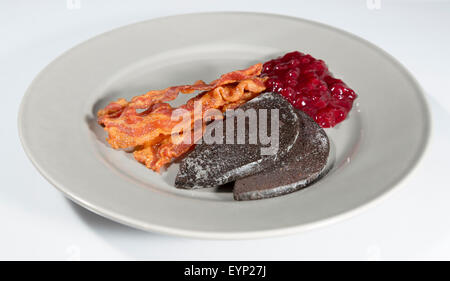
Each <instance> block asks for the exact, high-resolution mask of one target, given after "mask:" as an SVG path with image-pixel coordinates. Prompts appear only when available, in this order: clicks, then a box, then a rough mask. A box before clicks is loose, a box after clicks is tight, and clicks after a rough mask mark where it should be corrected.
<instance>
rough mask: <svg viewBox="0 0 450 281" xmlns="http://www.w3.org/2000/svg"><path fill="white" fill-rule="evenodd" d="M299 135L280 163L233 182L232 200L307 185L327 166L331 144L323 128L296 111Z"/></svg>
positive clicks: (257, 196) (318, 176)
mask: <svg viewBox="0 0 450 281" xmlns="http://www.w3.org/2000/svg"><path fill="white" fill-rule="evenodd" d="M297 114H298V116H299V122H300V136H299V138H298V139H297V142H296V143H295V144H294V147H293V148H292V150H291V152H290V153H289V154H288V155H287V157H285V159H283V160H282V161H281V162H280V163H279V165H276V166H275V167H271V168H269V169H266V170H265V171H262V172H260V173H258V174H254V175H252V176H248V177H245V178H242V179H239V180H237V181H236V182H235V184H234V189H233V195H234V199H235V200H254V199H263V198H270V197H275V196H280V195H283V194H287V193H291V192H294V191H297V190H299V189H301V188H304V187H306V186H308V185H309V184H311V183H313V182H314V181H315V180H317V179H318V178H320V177H321V176H323V175H324V174H325V173H326V172H327V171H328V169H327V168H326V167H327V159H328V154H329V152H330V144H329V140H328V137H327V135H326V134H325V132H324V130H323V129H322V128H320V127H319V125H317V123H316V122H314V121H313V120H312V119H311V118H310V117H309V116H308V115H306V114H305V113H303V112H301V111H297Z"/></svg>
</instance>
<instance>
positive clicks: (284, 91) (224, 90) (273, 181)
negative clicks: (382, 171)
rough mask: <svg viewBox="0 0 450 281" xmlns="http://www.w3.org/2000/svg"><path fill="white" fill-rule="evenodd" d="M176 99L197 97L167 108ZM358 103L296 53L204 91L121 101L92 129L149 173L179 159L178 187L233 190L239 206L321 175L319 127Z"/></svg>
mask: <svg viewBox="0 0 450 281" xmlns="http://www.w3.org/2000/svg"><path fill="white" fill-rule="evenodd" d="M179 93H183V94H193V93H198V94H197V95H195V96H194V97H192V98H191V99H190V100H189V101H188V102H187V103H186V104H184V105H181V106H179V107H172V106H171V105H169V103H167V102H169V101H172V100H174V99H176V98H177V96H178V95H179ZM356 98H357V95H356V93H355V92H354V91H353V90H352V89H351V88H349V87H348V86H347V85H346V84H345V83H344V82H343V81H342V80H340V79H337V78H335V77H333V75H332V74H331V72H330V71H329V70H328V67H327V65H326V64H325V62H324V61H322V60H319V59H315V58H314V57H312V56H311V55H308V54H303V53H300V52H297V51H295V52H290V53H287V54H285V55H284V56H281V57H279V58H276V59H273V60H270V61H267V62H266V63H264V64H262V63H258V64H255V65H252V66H250V67H249V68H247V69H244V70H237V71H232V72H229V73H226V74H223V75H222V76H220V78H219V79H216V80H214V81H212V82H211V83H209V84H207V83H205V82H203V81H202V80H199V81H197V82H195V83H194V84H192V85H181V86H172V87H169V88H166V89H164V90H153V91H149V92H147V93H145V94H143V95H140V96H136V97H133V98H132V99H131V100H129V101H127V100H126V99H123V98H120V99H118V100H116V101H113V102H111V103H110V104H108V105H107V106H106V107H105V108H103V109H101V110H99V111H98V113H97V121H98V123H99V124H100V125H101V126H103V127H104V130H105V131H106V132H107V134H108V138H107V142H108V143H109V144H110V145H111V147H112V148H114V149H126V150H131V151H133V155H134V157H135V159H136V160H137V161H138V162H140V163H142V164H144V165H145V166H146V167H147V168H149V169H152V170H153V171H155V172H160V170H161V169H162V168H164V167H165V166H167V165H168V164H170V163H172V162H173V161H175V159H181V160H180V167H179V171H178V174H177V176H176V179H175V186H176V187H177V188H182V189H195V188H205V187H217V186H221V185H224V184H232V185H233V196H234V199H235V200H253V199H263V198H270V197H275V196H280V195H283V194H287V193H291V192H294V191H296V190H299V189H302V188H304V187H306V186H308V185H310V184H312V183H313V182H315V181H317V180H318V179H319V178H321V177H322V176H324V175H325V174H326V173H327V172H328V171H329V168H330V163H328V156H329V151H330V142H329V139H328V137H327V135H326V133H325V131H324V130H323V128H331V127H334V126H336V125H337V124H338V123H340V122H342V121H343V120H345V119H346V118H347V116H348V113H349V112H350V110H351V109H352V107H353V102H354V100H355V99H356ZM211 112H212V113H211ZM274 120H275V121H274ZM255 124H256V125H255ZM261 126H262V127H261Z"/></svg>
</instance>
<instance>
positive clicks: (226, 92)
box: [98, 64, 266, 171]
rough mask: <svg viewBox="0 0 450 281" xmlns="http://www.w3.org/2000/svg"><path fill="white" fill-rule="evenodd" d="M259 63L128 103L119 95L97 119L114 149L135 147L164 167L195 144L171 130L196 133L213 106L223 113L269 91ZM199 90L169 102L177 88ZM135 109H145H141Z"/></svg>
mask: <svg viewBox="0 0 450 281" xmlns="http://www.w3.org/2000/svg"><path fill="white" fill-rule="evenodd" d="M261 67H262V65H261V64H256V65H253V66H251V67H250V68H248V69H245V70H238V71H234V72H230V73H227V74H224V75H222V76H221V77H220V78H219V79H217V80H215V81H213V82H211V83H210V84H205V83H204V82H203V81H197V82H196V83H195V84H193V85H183V86H175V87H169V88H167V89H165V90H158V91H150V92H148V93H146V94H144V95H142V96H138V97H134V98H133V99H132V100H131V101H130V102H128V101H126V100H125V99H118V100H117V101H115V102H112V103H110V104H109V105H108V106H106V107H105V108H104V109H102V110H99V112H98V123H99V124H101V125H103V126H104V127H105V130H106V131H107V132H108V139H107V141H108V142H109V144H110V145H111V146H112V147H113V148H115V149H118V148H134V149H135V152H134V156H135V158H136V160H138V161H139V162H141V163H143V164H145V165H146V166H147V167H148V168H151V169H153V170H155V171H159V169H160V168H161V167H162V166H164V165H165V164H167V163H170V162H171V161H172V160H173V159H175V158H177V157H179V156H181V155H182V154H184V153H186V152H187V151H189V150H190V149H191V148H192V147H193V143H194V142H191V144H185V143H178V142H173V140H174V138H172V135H173V134H176V133H180V132H181V131H182V130H183V129H184V130H186V129H185V128H188V131H192V127H193V124H194V122H196V121H197V120H195V119H200V118H202V119H203V117H204V114H205V112H206V111H207V110H209V109H218V110H220V111H222V112H223V111H225V110H226V109H230V108H235V107H237V106H239V105H241V104H242V103H244V102H246V101H248V100H250V99H252V98H253V97H255V96H257V95H259V94H260V93H261V92H262V91H264V90H265V86H264V81H265V79H266V78H261V77H259V76H258V75H259V74H260V73H261ZM198 90H200V91H204V92H202V93H200V94H199V95H197V96H196V97H194V98H191V99H190V100H189V101H188V102H187V103H186V104H184V105H182V106H180V107H178V108H172V107H171V106H170V105H169V104H167V103H166V101H170V100H173V99H175V98H176V97H177V96H178V94H179V92H181V93H192V92H194V91H198ZM197 104H201V110H202V111H201V112H200V114H198V113H197V112H196V108H194V106H195V105H197ZM136 109H144V111H143V112H140V113H138V112H137V111H136ZM174 116H178V117H180V118H179V119H177V118H173V117H174ZM202 122H204V121H202ZM203 125H204V124H203ZM184 132H186V131H184Z"/></svg>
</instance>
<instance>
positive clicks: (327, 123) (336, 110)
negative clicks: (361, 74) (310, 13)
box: [262, 51, 357, 128]
mask: <svg viewBox="0 0 450 281" xmlns="http://www.w3.org/2000/svg"><path fill="white" fill-rule="evenodd" d="M262 75H263V76H268V79H267V81H266V87H267V91H272V92H276V93H279V94H281V95H282V96H284V97H285V98H286V99H287V100H288V101H289V102H290V103H291V104H292V105H293V106H294V107H295V108H298V109H300V110H302V111H304V112H306V113H307V114H308V115H309V116H311V118H313V119H314V120H315V121H316V122H317V123H318V124H319V125H320V126H321V127H323V128H330V127H334V126H335V125H336V124H338V123H339V122H341V121H343V120H344V119H345V118H346V117H347V114H348V112H349V111H350V110H351V109H352V106H353V101H354V100H355V99H356V97H357V95H356V94H355V92H354V91H353V90H352V89H350V88H349V87H348V86H347V85H346V84H345V83H344V82H342V80H340V79H336V78H334V77H333V75H332V74H331V73H330V72H329V71H328V68H327V65H326V64H325V62H324V61H323V60H318V59H315V58H313V57H312V56H310V55H306V54H303V53H300V52H297V51H295V52H291V53H287V54H285V55H284V56H282V57H279V58H276V59H273V60H270V61H268V62H266V63H264V65H263V71H262Z"/></svg>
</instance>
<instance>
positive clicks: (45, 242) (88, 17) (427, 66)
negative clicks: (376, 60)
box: [0, 0, 450, 260]
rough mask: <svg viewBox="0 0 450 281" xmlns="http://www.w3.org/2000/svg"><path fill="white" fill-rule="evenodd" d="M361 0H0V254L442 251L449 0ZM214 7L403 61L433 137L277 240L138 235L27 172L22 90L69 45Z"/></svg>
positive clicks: (449, 245) (390, 255)
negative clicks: (416, 159) (321, 33)
mask: <svg viewBox="0 0 450 281" xmlns="http://www.w3.org/2000/svg"><path fill="white" fill-rule="evenodd" d="M368 2H369V5H368V4H367V1H366V0H347V1H300V0H296V1H282V0H278V1H273V0H259V1H242V0H238V1H234V0H228V1H216V2H213V1H210V0H205V1H193V0H190V1H183V0H181V1H169V0H165V1H153V2H152V1H144V0H142V1H138V0H135V1H111V0H96V1H93V0H68V1H66V0H53V1H50V0H48V1H32V0H29V1H6V0H0V36H1V37H0V38H1V41H0V42H1V43H0V89H1V92H2V94H1V99H0V101H1V105H2V106H1V110H0V120H1V121H0V122H1V124H2V125H1V130H0V144H1V145H0V155H1V158H0V179H1V188H0V221H1V224H2V226H1V230H0V259H57V260H66V259H69V260H70V259H75V260H77V259H81V260H85V259H86V260H92V259H95V260H97V259H108V260H109V259H113V260H116V259H125V260H136V259H137V260H141V259H149V260H159V259H165V260H173V259H175V260H188V259H206V260H213V259H214V260H222V259H240V260H251V259H269V260H284V259H288V260H297V259H362V260H365V259H450V219H449V214H450V203H449V199H448V198H450V186H449V184H448V183H447V181H446V179H445V175H446V174H447V173H448V169H449V167H450V165H449V164H450V162H449V159H450V158H449V156H450V153H449V152H450V149H449V148H448V146H447V145H448V144H449V143H450V131H449V129H448V128H449V126H450V114H449V112H450V91H449V85H450V84H449V83H450V81H449V80H450V79H449V78H450V71H449V70H448V65H449V63H450V52H449V50H450V39H449V36H448V34H449V27H450V2H449V1H425V0H423V1H407V0H403V1H399V0H397V1H394V0H381V1H377V0H372V1H370V0H369V1H368ZM377 2H380V3H381V5H380V6H378V5H377ZM163 3H164V4H163ZM219 10H227V11H230V10H241V11H257V12H271V13H279V14H286V15H291V16H297V17H302V18H307V19H312V20H315V21H319V22H323V23H326V24H329V25H332V26H335V27H338V28H342V29H344V30H347V31H349V32H352V33H354V34H356V35H359V36H361V37H363V38H365V39H367V40H369V41H371V42H373V43H375V44H376V45H378V46H380V47H381V48H383V49H385V50H386V51H388V52H389V53H391V54H392V55H393V56H394V57H396V58H397V59H398V60H399V61H400V62H402V63H403V64H404V65H405V66H406V67H407V68H408V69H409V70H410V71H411V72H412V73H413V75H414V76H415V77H416V78H417V79H418V81H419V82H420V83H421V85H422V87H423V88H424V90H425V92H426V94H427V99H428V101H429V104H430V108H431V112H432V117H433V136H432V140H431V143H430V146H429V149H428V151H427V153H426V155H425V157H424V158H423V161H422V162H421V163H420V165H419V166H418V167H417V168H416V169H415V170H414V171H413V173H412V174H411V176H410V177H408V179H407V180H406V181H404V182H403V183H402V184H401V188H399V189H397V190H396V191H395V192H393V193H392V194H391V195H390V196H388V197H387V198H386V199H385V200H384V201H382V202H380V203H378V204H377V205H375V207H373V208H371V209H369V210H366V211H365V212H363V213H361V214H360V215H357V216H356V217H353V218H350V219H347V220H345V221H342V222H338V223H335V224H333V225H329V226H326V227H323V228H319V229H315V230H311V231H307V232H304V233H300V234H296V235H290V236H285V237H279V238H270V239H259V240H243V241H215V240H195V239H185V238H179V237H171V236H166V235H160V234H154V233H146V232H143V231H140V230H135V229H132V228H129V227H126V226H122V225H120V224H117V223H115V222H112V221H109V220H107V219H104V218H102V217H100V216H97V215H95V214H93V213H90V212H89V211H87V210H85V209H82V208H80V207H78V206H77V205H75V204H74V203H71V202H70V201H69V200H67V199H65V197H64V196H63V195H62V194H61V193H59V192H58V191H57V190H56V189H55V188H53V187H52V185H51V184H49V183H48V182H47V181H46V180H45V179H44V178H43V177H42V176H41V175H40V174H39V173H38V172H37V171H36V169H35V168H34V167H33V166H32V164H31V163H30V162H29V161H28V159H27V157H26V156H25V153H24V152H23V150H22V147H21V145H20V142H19V138H18V134H17V122H16V120H17V112H18V107H19V103H20V101H21V98H22V96H23V94H24V92H25V90H26V88H27V87H28V85H29V84H30V82H31V81H32V79H33V78H34V77H35V76H36V75H37V73H38V72H39V71H40V70H42V69H43V68H44V67H45V66H46V65H47V64H48V63H50V62H51V61H52V60H53V59H54V58H55V57H57V56H58V55H60V54H61V53H63V52H64V51H66V50H67V49H69V48H71V47H72V46H74V45H76V44H78V43H80V42H82V41H84V40H86V39H88V38H90V37H93V36H95V35H98V34H100V33H102V32H105V31H108V30H111V29H113V28H116V27H119V26H122V25H126V24H130V23H134V22H138V21H142V20H147V19H151V18H155V17H160V16H166V15H173V14H180V13H188V12H200V11H219ZM49 157H51V156H49Z"/></svg>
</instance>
